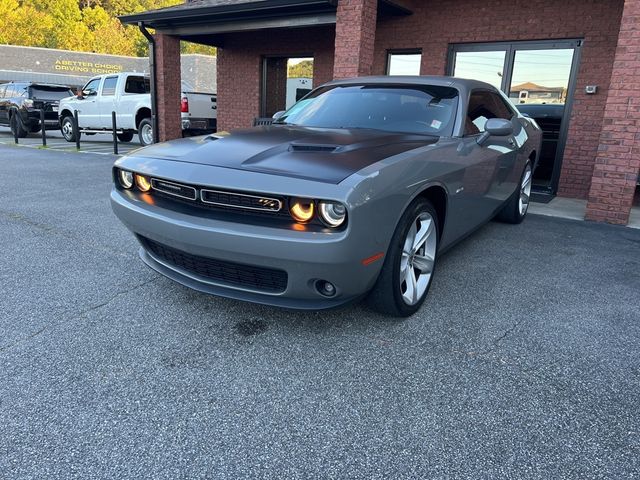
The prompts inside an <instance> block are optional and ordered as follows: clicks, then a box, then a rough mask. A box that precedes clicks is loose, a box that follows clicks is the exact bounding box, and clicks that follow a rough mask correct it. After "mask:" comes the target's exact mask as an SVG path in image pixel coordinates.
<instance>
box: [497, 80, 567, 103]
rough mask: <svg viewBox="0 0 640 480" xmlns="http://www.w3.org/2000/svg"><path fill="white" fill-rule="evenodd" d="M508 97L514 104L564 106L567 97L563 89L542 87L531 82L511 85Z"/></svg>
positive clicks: (565, 90)
mask: <svg viewBox="0 0 640 480" xmlns="http://www.w3.org/2000/svg"><path fill="white" fill-rule="evenodd" d="M509 97H510V98H512V99H513V102H514V103H519V104H523V103H537V104H549V103H552V104H559V103H562V104H564V103H565V102H566V97H567V89H566V88H565V87H544V86H542V85H537V84H535V83H532V82H526V83H521V84H520V85H513V86H512V87H511V91H510V92H509Z"/></svg>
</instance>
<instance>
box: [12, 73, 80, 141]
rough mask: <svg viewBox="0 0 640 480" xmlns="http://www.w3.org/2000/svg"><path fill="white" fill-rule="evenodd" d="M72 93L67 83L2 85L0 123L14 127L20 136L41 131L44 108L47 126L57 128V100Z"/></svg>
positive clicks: (13, 130)
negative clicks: (41, 115)
mask: <svg viewBox="0 0 640 480" xmlns="http://www.w3.org/2000/svg"><path fill="white" fill-rule="evenodd" d="M70 95H73V90H72V89H71V88H70V87H68V86H65V85H53V84H48V83H31V82H15V83H14V82H11V83H4V84H1V85H0V125H7V126H9V127H11V133H12V134H13V135H17V136H18V137H19V138H24V137H26V136H27V135H28V134H29V133H36V132H39V131H40V130H41V128H42V126H41V125H40V111H41V110H44V121H45V129H54V128H58V104H59V102H60V100H62V99H63V98H66V97H68V96H70Z"/></svg>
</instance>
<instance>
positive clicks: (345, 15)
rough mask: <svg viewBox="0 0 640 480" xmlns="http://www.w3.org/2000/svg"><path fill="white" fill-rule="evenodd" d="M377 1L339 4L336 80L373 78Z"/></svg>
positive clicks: (341, 0)
mask: <svg viewBox="0 0 640 480" xmlns="http://www.w3.org/2000/svg"><path fill="white" fill-rule="evenodd" d="M377 4H378V2H377V0H339V2H338V10H337V13H336V42H335V62H334V68H333V77H334V78H350V77H360V76H363V75H371V71H372V67H373V57H374V48H375V37H376V18H377Z"/></svg>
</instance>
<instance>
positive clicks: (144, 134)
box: [138, 118, 153, 146]
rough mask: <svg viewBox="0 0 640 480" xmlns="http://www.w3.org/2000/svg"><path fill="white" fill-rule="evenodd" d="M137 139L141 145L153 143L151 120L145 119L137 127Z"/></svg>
mask: <svg viewBox="0 0 640 480" xmlns="http://www.w3.org/2000/svg"><path fill="white" fill-rule="evenodd" d="M138 138H139V139H140V143H141V144H142V145H145V146H147V145H151V144H152V143H153V126H152V125H151V119H150V118H145V119H143V120H142V121H141V122H140V124H139V125H138Z"/></svg>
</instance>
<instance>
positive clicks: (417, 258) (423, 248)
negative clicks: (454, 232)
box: [400, 212, 438, 305]
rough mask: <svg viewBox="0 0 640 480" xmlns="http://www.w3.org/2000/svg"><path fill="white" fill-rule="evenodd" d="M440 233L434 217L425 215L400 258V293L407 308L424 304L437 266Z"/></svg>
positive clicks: (419, 218)
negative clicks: (423, 300)
mask: <svg viewBox="0 0 640 480" xmlns="http://www.w3.org/2000/svg"><path fill="white" fill-rule="evenodd" d="M437 244H438V233H437V229H436V225H435V221H434V219H433V217H432V216H431V215H430V214H429V213H428V212H421V213H420V214H419V215H418V216H417V217H416V218H415V219H414V220H413V222H412V223H411V227H410V228H409V231H408V232H407V236H406V237H405V240H404V243H403V246H402V257H401V259H400V292H401V294H402V300H403V301H404V302H405V303H406V304H407V305H415V304H416V303H418V302H419V301H420V299H421V298H422V296H423V295H424V293H425V291H426V290H427V288H428V287H429V282H430V280H431V275H432V274H433V267H434V265H435V258H436V248H437Z"/></svg>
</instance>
